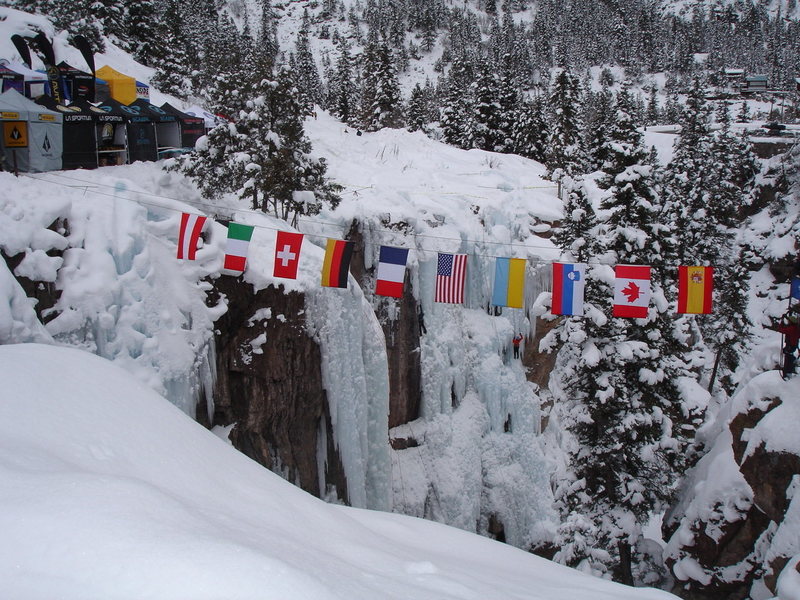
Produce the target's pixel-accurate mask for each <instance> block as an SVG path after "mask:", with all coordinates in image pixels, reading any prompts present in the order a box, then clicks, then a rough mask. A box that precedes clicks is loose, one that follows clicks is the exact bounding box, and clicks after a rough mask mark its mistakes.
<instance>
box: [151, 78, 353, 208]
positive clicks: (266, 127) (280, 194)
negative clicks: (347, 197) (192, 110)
mask: <svg viewBox="0 0 800 600" xmlns="http://www.w3.org/2000/svg"><path fill="white" fill-rule="evenodd" d="M257 92H258V94H257V95H256V96H255V97H254V98H252V99H249V100H246V101H245V102H244V108H243V109H242V110H241V111H240V112H239V113H238V115H237V119H236V120H235V121H231V122H226V123H223V124H221V125H219V126H217V127H215V128H214V129H212V130H211V131H210V132H209V134H208V135H207V136H204V137H202V138H200V140H199V141H198V143H197V146H196V148H195V153H193V154H187V155H183V156H181V157H179V158H177V159H173V160H172V161H169V162H168V163H167V165H166V168H167V169H169V170H177V171H181V172H183V173H185V174H186V175H188V176H189V177H191V178H192V179H194V180H195V181H196V183H197V185H198V187H199V189H200V191H201V193H202V194H203V196H204V197H206V198H219V197H220V196H221V195H222V194H223V193H235V194H237V195H239V196H240V197H241V198H249V199H250V201H251V203H252V206H253V208H254V209H261V210H263V211H264V212H272V213H273V214H275V216H277V217H279V218H282V219H289V218H296V217H297V216H298V215H304V214H316V213H318V212H319V210H320V209H321V207H322V204H323V203H327V204H330V205H331V206H336V205H337V204H338V202H339V197H338V195H337V192H338V191H339V190H340V189H341V188H340V187H339V186H337V185H335V184H333V183H332V182H330V181H329V180H328V179H327V178H326V176H325V172H326V166H325V162H324V160H322V159H319V160H317V159H314V158H313V157H312V156H311V155H310V152H311V142H310V141H309V140H308V138H307V137H306V135H305V132H304V131H303V108H302V106H301V105H300V101H299V99H298V97H297V91H296V88H295V87H294V83H293V79H292V77H291V75H290V74H289V73H288V72H287V71H286V70H284V71H282V72H281V73H280V74H279V76H278V80H277V81H267V80H264V81H263V82H262V83H261V85H260V86H259V88H258V90H257ZM298 192H311V193H312V195H311V197H309V195H308V194H299V193H298ZM312 198H313V199H312Z"/></svg>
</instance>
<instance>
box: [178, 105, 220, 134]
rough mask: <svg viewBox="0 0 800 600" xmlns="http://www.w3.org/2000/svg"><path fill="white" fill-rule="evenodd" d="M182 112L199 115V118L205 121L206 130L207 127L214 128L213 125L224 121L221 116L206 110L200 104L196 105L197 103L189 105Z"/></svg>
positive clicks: (194, 115) (193, 115)
mask: <svg viewBox="0 0 800 600" xmlns="http://www.w3.org/2000/svg"><path fill="white" fill-rule="evenodd" d="M183 112H185V113H186V114H187V115H190V116H192V117H200V118H201V119H203V121H205V128H206V131H208V130H209V129H214V127H216V126H217V125H219V124H220V123H223V122H224V119H223V118H222V117H218V116H217V115H215V114H213V113H210V112H208V111H207V110H206V109H205V108H203V107H202V106H197V105H195V106H190V107H189V108H187V109H186V110H185V111H183Z"/></svg>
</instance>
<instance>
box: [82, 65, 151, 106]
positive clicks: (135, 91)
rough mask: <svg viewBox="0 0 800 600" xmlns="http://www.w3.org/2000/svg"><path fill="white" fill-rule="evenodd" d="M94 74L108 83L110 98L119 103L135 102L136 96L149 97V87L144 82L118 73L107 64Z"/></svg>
mask: <svg viewBox="0 0 800 600" xmlns="http://www.w3.org/2000/svg"><path fill="white" fill-rule="evenodd" d="M95 75H96V76H97V77H98V78H99V79H103V80H104V81H106V82H107V83H108V88H109V93H110V94H111V99H112V100H116V101H117V102H120V103H121V104H126V105H127V104H130V103H132V102H135V101H136V99H137V98H145V99H147V98H149V97H150V87H149V86H148V85H147V84H146V83H142V82H140V81H136V80H135V79H134V78H133V77H130V76H129V75H125V74H123V73H120V72H119V71H117V70H116V69H113V68H111V67H109V66H108V65H105V66H103V67H100V68H99V69H97V72H96V73H95ZM105 100H106V99H105V98H104V99H102V101H105Z"/></svg>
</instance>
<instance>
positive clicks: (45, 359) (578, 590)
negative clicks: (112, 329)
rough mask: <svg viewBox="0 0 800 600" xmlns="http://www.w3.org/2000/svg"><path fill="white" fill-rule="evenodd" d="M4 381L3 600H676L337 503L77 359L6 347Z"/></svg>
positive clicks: (103, 366) (121, 376)
mask: <svg viewBox="0 0 800 600" xmlns="http://www.w3.org/2000/svg"><path fill="white" fill-rule="evenodd" d="M0 377H1V378H2V380H3V389H2V392H0V477H1V478H2V480H3V482H4V485H3V487H2V491H0V524H1V525H2V530H3V532H4V533H3V536H2V539H1V540H0V595H2V596H3V597H6V598H25V599H29V600H33V599H36V598H42V599H44V598H55V597H58V598H63V599H69V598H75V599H80V600H86V599H90V598H103V599H107V598H131V599H132V598H145V597H148V598H194V599H201V598H240V599H246V598H252V599H256V598H258V599H264V598H275V599H280V600H291V599H293V598H298V599H299V598H314V599H317V600H324V599H337V598H341V599H343V600H344V599H347V600H354V599H364V600H374V599H375V598H397V599H400V598H409V597H413V598H417V599H420V600H422V599H430V600H445V599H451V598H452V599H456V598H463V599H466V598H497V599H498V600H499V599H501V598H502V599H504V600H508V599H512V598H519V599H523V598H525V599H527V600H533V599H542V600H544V599H547V600H557V599H561V598H564V594H565V590H566V589H568V590H569V592H568V594H569V597H570V598H571V599H572V600H605V599H608V600H611V599H615V600H624V599H627V598H630V599H631V600H633V599H634V598H635V599H637V600H657V599H664V600H667V599H668V598H673V596H671V595H669V594H666V593H663V592H658V591H655V590H643V589H637V590H630V589H627V588H624V587H622V586H618V585H616V584H612V583H610V582H606V581H602V580H598V579H595V578H592V577H589V576H587V575H583V574H580V573H578V572H576V571H573V570H570V569H566V568H564V567H560V566H558V565H554V564H552V563H550V562H548V561H545V560H543V559H540V558H537V557H534V556H531V555H530V554H527V553H525V552H521V551H519V550H516V549H514V548H511V547H509V546H507V545H504V544H499V543H496V542H492V541H490V540H486V539H483V538H480V537H478V536H473V535H469V534H465V533H463V532H459V531H457V530H454V529H450V528H447V527H443V526H441V525H437V524H434V523H429V522H425V521H421V520H416V519H411V518H408V517H401V516H397V515H391V514H386V513H377V512H369V511H363V510H358V509H352V508H344V507H339V506H331V505H327V504H325V503H323V502H322V501H320V500H317V499H315V498H312V497H311V496H308V495H307V494H305V493H303V492H302V491H300V490H298V489H297V488H295V487H294V486H292V485H290V484H289V483H286V482H285V481H283V480H282V479H280V478H279V477H277V476H276V475H273V474H271V473H269V472H268V471H266V470H264V469H263V468H261V467H260V466H258V465H256V464H255V463H253V462H252V461H250V460H249V459H247V458H245V457H244V456H242V455H241V454H239V453H238V452H236V451H234V450H233V449H232V448H230V447H229V446H228V445H227V444H225V443H223V442H221V441H220V440H219V439H218V438H216V437H215V436H214V435H213V434H211V433H209V432H208V431H205V430H204V429H203V428H202V427H200V426H199V425H197V424H195V423H193V422H191V421H190V420H189V419H187V418H186V416H185V415H183V414H182V413H180V412H179V411H178V410H176V409H175V408H174V407H172V406H170V405H169V404H167V403H166V402H164V400H163V399H162V398H160V397H159V396H158V395H157V394H155V393H153V392H152V391H151V390H149V389H147V388H146V387H145V386H142V385H141V384H140V383H138V382H137V381H135V380H134V379H133V378H132V377H130V376H129V375H127V374H126V373H125V372H124V371H122V370H121V369H119V368H117V367H115V366H113V365H112V364H111V363H109V362H107V361H105V360H104V359H101V358H98V357H95V356H92V355H90V354H88V353H85V352H82V351H79V350H72V349H64V348H55V347H52V346H43V345H10V346H2V347H0Z"/></svg>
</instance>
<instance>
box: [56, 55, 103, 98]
mask: <svg viewBox="0 0 800 600" xmlns="http://www.w3.org/2000/svg"><path fill="white" fill-rule="evenodd" d="M58 71H59V73H60V74H61V80H62V82H63V85H64V92H65V94H64V95H65V97H66V98H67V100H69V101H71V102H74V101H75V100H78V99H80V98H83V99H84V100H87V101H89V102H94V90H95V83H94V75H92V74H91V73H86V72H85V71H81V70H80V69H76V68H75V67H73V66H72V65H68V64H67V63H65V62H64V61H62V62H60V63H58Z"/></svg>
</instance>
